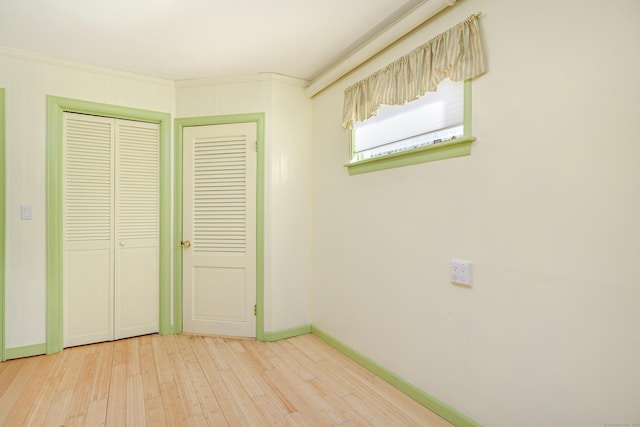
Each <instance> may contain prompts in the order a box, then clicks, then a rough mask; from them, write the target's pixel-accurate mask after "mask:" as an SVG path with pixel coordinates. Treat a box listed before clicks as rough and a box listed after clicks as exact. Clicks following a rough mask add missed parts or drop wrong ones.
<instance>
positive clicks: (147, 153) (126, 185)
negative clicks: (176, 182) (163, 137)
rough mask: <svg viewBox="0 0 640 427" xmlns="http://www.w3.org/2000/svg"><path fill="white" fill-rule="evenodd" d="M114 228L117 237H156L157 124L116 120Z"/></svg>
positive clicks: (158, 139) (157, 182)
mask: <svg viewBox="0 0 640 427" xmlns="http://www.w3.org/2000/svg"><path fill="white" fill-rule="evenodd" d="M116 132H117V133H116V140H117V145H116V165H117V166H116V167H117V170H116V176H117V178H118V179H117V180H116V228H117V237H118V239H154V238H157V236H158V211H159V190H160V189H159V179H158V171H159V163H160V158H159V143H160V131H159V126H158V124H155V123H141V122H134V121H127V120H118V121H117V128H116Z"/></svg>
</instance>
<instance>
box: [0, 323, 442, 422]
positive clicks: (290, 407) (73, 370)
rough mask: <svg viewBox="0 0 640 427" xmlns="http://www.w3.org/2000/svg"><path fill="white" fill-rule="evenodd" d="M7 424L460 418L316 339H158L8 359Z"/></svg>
mask: <svg viewBox="0 0 640 427" xmlns="http://www.w3.org/2000/svg"><path fill="white" fill-rule="evenodd" d="M0 425H1V426H22V425H32V426H102V425H107V426H117V427H121V426H134V427H138V426H145V425H147V426H165V425H166V426H179V425H194V426H227V425H228V426H231V427H235V426H270V425H279V426H286V425H294V426H297V425H307V426H329V425H332V426H333V425H344V426H348V425H355V426H385V427H386V426H438V427H439V426H450V425H451V424H449V423H447V422H446V421H444V420H443V419H442V418H440V417H438V416H437V415H435V414H433V413H432V412H430V411H429V410H427V409H426V408H424V407H423V406H421V405H420V404H418V403H417V402H415V401H413V400H412V399H410V398H409V397H407V396H405V395H404V394H402V393H401V392H400V391H398V390H397V389H395V388H394V387H392V386H390V385H389V384H387V383H385V382H384V381H382V380H381V379H379V378H378V377H376V376H374V375H373V374H371V373H370V372H369V371H367V370H365V369H364V368H362V367H360V366H359V365H358V364H356V363H355V362H353V361H351V360H350V359H348V358H347V357H345V356H344V355H342V354H341V353H339V352H337V351H336V350H334V349H333V348H331V347H330V346H328V345H327V344H325V343H324V342H322V341H321V340H319V339H318V338H317V337H315V336H313V335H303V336H299V337H295V338H290V339H287V340H282V341H277V342H271V343H262V342H256V341H254V340H244V339H230V338H220V337H202V336H195V335H177V336H176V335H167V336H158V335H153V336H145V337H138V338H132V339H127V340H122V341H116V342H109V343H102V344H94V345H89V346H83V347H76V348H70V349H66V350H64V351H62V352H61V353H58V354H53V355H47V356H37V357H31V358H26V359H18V360H11V361H7V362H3V363H0Z"/></svg>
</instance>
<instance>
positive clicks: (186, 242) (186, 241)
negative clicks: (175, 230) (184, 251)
mask: <svg viewBox="0 0 640 427" xmlns="http://www.w3.org/2000/svg"><path fill="white" fill-rule="evenodd" d="M180 244H181V245H182V247H183V248H188V247H189V246H191V242H190V241H188V240H185V241H184V242H180Z"/></svg>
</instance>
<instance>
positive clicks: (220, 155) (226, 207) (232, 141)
mask: <svg viewBox="0 0 640 427" xmlns="http://www.w3.org/2000/svg"><path fill="white" fill-rule="evenodd" d="M246 146H247V139H246V136H244V135H243V136H241V137H237V138H229V137H225V138H206V139H199V140H195V141H194V147H193V150H194V159H195V160H194V164H193V199H194V200H193V221H194V224H193V233H194V237H193V240H194V242H193V250H194V252H195V253H203V252H205V253H206V252H231V253H244V252H245V248H246V214H245V212H246Z"/></svg>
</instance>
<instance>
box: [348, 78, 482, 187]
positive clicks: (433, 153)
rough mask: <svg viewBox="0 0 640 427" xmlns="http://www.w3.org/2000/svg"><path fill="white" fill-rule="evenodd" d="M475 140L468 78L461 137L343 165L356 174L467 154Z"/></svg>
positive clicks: (352, 142)
mask: <svg viewBox="0 0 640 427" xmlns="http://www.w3.org/2000/svg"><path fill="white" fill-rule="evenodd" d="M354 136H355V132H353V131H352V132H351V155H350V158H353V157H354V155H355V141H354ZM475 140H476V138H475V137H473V136H472V135H471V79H469V80H465V82H464V134H463V136H462V138H457V139H454V140H451V141H446V142H441V143H438V144H433V145H427V146H424V147H419V148H414V149H412V150H406V151H401V152H398V153H393V154H387V155H384V156H379V157H373V158H370V159H365V160H357V161H354V162H349V163H347V164H345V165H344V166H345V167H346V168H347V169H348V171H349V175H358V174H362V173H369V172H376V171H381V170H385V169H392V168H399V167H404V166H411V165H417V164H420V163H427V162H433V161H437V160H445V159H452V158H455V157H462V156H468V155H470V154H471V144H472V143H473V142H474V141H475Z"/></svg>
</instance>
